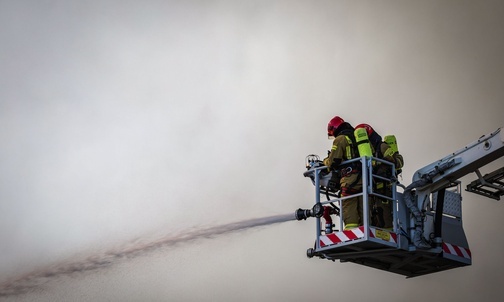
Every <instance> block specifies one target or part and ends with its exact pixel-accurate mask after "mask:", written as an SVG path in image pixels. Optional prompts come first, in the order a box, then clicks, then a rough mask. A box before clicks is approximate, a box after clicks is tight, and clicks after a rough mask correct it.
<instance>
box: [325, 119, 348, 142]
mask: <svg viewBox="0 0 504 302" xmlns="http://www.w3.org/2000/svg"><path fill="white" fill-rule="evenodd" d="M344 122H345V121H344V120H343V119H342V118H341V117H339V116H335V117H333V118H332V119H331V120H330V121H329V124H327V136H329V137H331V136H334V130H336V129H338V127H339V126H341V125H342V124H343V123H344Z"/></svg>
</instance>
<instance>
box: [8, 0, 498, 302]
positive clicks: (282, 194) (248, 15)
mask: <svg viewBox="0 0 504 302" xmlns="http://www.w3.org/2000/svg"><path fill="white" fill-rule="evenodd" d="M103 2H106V3H103ZM0 41H1V43H0V70H2V73H0V142H1V144H0V170H1V172H0V242H1V244H0V282H1V281H3V280H6V279H7V278H10V277H13V276H18V275H20V274H23V273H29V272H31V271H33V270H36V269H38V268H41V267H45V266H47V265H51V264H53V263H60V262H61V261H71V259H74V258H77V257H83V256H86V255H92V254H93V253H100V252H102V251H104V250H107V249H108V248H110V247H113V246H120V245H121V244H124V243H125V242H130V241H131V240H133V239H135V238H150V237H151V236H152V237H155V236H156V235H160V234H161V235H162V234H167V233H171V232H180V231H183V230H185V229H191V228H192V227H195V226H202V225H215V224H225V223H229V222H233V221H238V220H241V219H249V218H254V217H262V216H270V215H276V214H285V213H289V212H293V211H294V210H295V209H297V208H299V207H310V206H311V205H312V203H313V186H312V185H311V183H310V182H309V180H308V179H305V178H303V176H302V172H303V169H304V167H303V165H304V158H305V156H306V155H307V154H310V153H318V154H319V155H321V156H322V155H324V154H325V152H326V150H327V149H328V148H329V146H330V141H328V140H327V139H326V133H325V127H326V125H327V122H328V120H329V119H330V118H331V117H333V116H334V115H341V116H342V117H343V118H345V119H346V120H348V121H349V122H350V123H352V124H354V125H356V124H358V123H362V122H367V123H370V124H372V125H373V126H374V127H375V128H376V129H377V130H378V131H379V132H381V134H382V135H384V134H388V133H394V134H395V135H396V136H397V138H398V140H399V141H398V144H399V148H400V150H401V152H402V154H403V155H404V158H405V162H406V166H405V168H404V173H403V174H404V176H403V177H404V178H403V181H402V182H403V183H404V184H406V185H407V184H409V183H410V180H411V176H412V174H413V173H414V171H416V170H417V169H418V168H421V167H422V166H424V165H427V164H429V163H431V162H432V161H435V160H437V159H439V158H441V157H443V156H445V155H447V154H448V153H450V152H452V151H455V150H456V149H458V148H460V147H463V146H464V145H466V144H468V143H470V142H472V141H474V140H476V139H477V138H478V137H479V136H480V135H483V134H487V133H490V132H492V131H494V130H496V129H497V128H498V127H502V126H504V119H503V110H504V101H503V99H504V60H503V59H502V54H503V53H504V4H503V3H502V2H500V1H477V2H476V1H150V0H148V1H142V2H141V3H140V2H137V1H78V2H77V1H76V2H68V1H0ZM501 166H504V160H503V159H500V160H499V161H498V162H496V163H494V164H493V165H492V167H501ZM484 172H489V171H484ZM474 177H475V176H472V175H471V176H468V177H466V178H464V179H463V180H464V181H465V183H464V184H467V182H468V181H470V180H472V179H473V178H474ZM463 198H464V200H463V211H464V227H465V231H466V235H467V237H468V240H469V244H470V248H471V251H472V253H473V265H472V266H471V267H467V268H461V269H457V270H453V271H447V272H442V273H438V274H434V275H429V276H424V277H419V278H414V279H409V280H405V279H404V278H403V277H402V276H399V275H393V274H389V273H386V272H382V271H377V270H374V269H371V268H366V267H360V266H357V265H354V264H340V263H332V262H329V261H322V260H318V259H307V258H306V257H305V251H306V249H307V248H309V247H310V246H311V245H312V244H313V240H314V233H315V231H314V222H311V221H305V222H286V223H283V224H279V225H273V226H270V227H262V228H260V229H258V230H250V231H246V232H241V233H239V234H232V235H226V236H222V237H218V238H215V239H208V240H200V241H197V242H192V243H189V244H187V245H180V246H177V247H176V248H165V249H160V250H158V251H154V252H152V253H149V254H147V255H145V256H143V257H138V258H135V259H131V261H127V260H126V261H122V262H120V263H118V264H117V265H115V266H113V267H111V268H108V269H106V270H103V271H100V272H97V273H86V274H82V275H77V276H73V277H71V278H68V277H63V278H61V279H58V280H55V281H53V282H51V283H49V284H47V285H46V286H45V287H44V289H41V290H39V291H37V292H35V293H33V294H27V295H23V296H19V297H15V298H9V299H8V301H11V300H12V301H55V300H61V301H96V300H111V301H138V300H147V301H232V300H234V301H287V300H290V301H305V300H317V301H334V300H349V299H353V300H354V301H363V300H369V299H373V300H375V301H385V300H387V301H405V300H408V301H424V300H425V299H436V300H440V301H441V300H443V301H474V299H476V297H478V298H481V297H482V296H481V295H484V296H483V298H484V299H485V300H487V301H491V300H492V298H491V297H499V296H502V295H504V288H503V287H502V281H501V280H503V278H504V260H502V254H503V253H504V240H502V239H501V238H502V236H500V235H499V233H498V227H499V226H500V223H501V220H502V217H504V204H502V203H499V202H496V201H493V200H489V199H484V198H480V197H478V196H476V195H473V194H470V193H464V194H463ZM76 255H77V256H76ZM476 295H477V296H476ZM437 298H439V299H437Z"/></svg>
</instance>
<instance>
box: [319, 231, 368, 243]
mask: <svg viewBox="0 0 504 302" xmlns="http://www.w3.org/2000/svg"><path fill="white" fill-rule="evenodd" d="M359 238H364V227H363V226H360V227H358V228H355V229H351V230H346V231H341V232H334V233H332V234H328V235H321V236H320V237H319V242H320V246H321V247H324V246H328V245H333V244H338V243H342V242H347V241H352V240H355V239H359Z"/></svg>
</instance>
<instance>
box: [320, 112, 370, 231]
mask: <svg viewBox="0 0 504 302" xmlns="http://www.w3.org/2000/svg"><path fill="white" fill-rule="evenodd" d="M327 135H328V137H329V138H334V140H333V144H332V147H331V151H330V152H329V155H328V157H327V158H325V159H324V165H326V166H327V167H328V169H329V170H332V171H341V172H340V173H341V180H340V186H341V188H340V193H341V197H345V196H349V195H354V194H357V193H359V192H361V191H362V180H361V176H360V173H358V172H359V171H360V170H359V169H358V165H355V166H345V167H341V166H340V164H341V163H342V162H343V161H346V160H350V159H353V158H356V157H359V154H356V152H355V148H354V146H355V139H354V128H353V127H352V126H351V125H350V124H349V123H347V122H345V121H344V120H343V119H342V118H341V117H339V116H335V117H334V118H332V119H331V120H330V121H329V123H328V125H327ZM335 173H336V172H335ZM341 207H342V215H343V222H344V223H345V229H346V230H347V229H352V228H355V227H358V226H359V225H362V218H361V217H362V196H358V197H354V198H348V199H345V200H344V201H343V202H342V205H341ZM331 213H332V211H331V208H330V207H325V208H324V215H323V217H324V218H325V220H326V233H332V219H331V216H330V214H331Z"/></svg>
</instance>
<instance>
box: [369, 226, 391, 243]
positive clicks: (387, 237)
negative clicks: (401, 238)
mask: <svg viewBox="0 0 504 302" xmlns="http://www.w3.org/2000/svg"><path fill="white" fill-rule="evenodd" d="M369 237H371V238H379V239H381V240H384V241H387V242H390V243H395V244H397V234H396V233H394V232H389V231H385V230H379V229H375V228H369Z"/></svg>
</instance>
